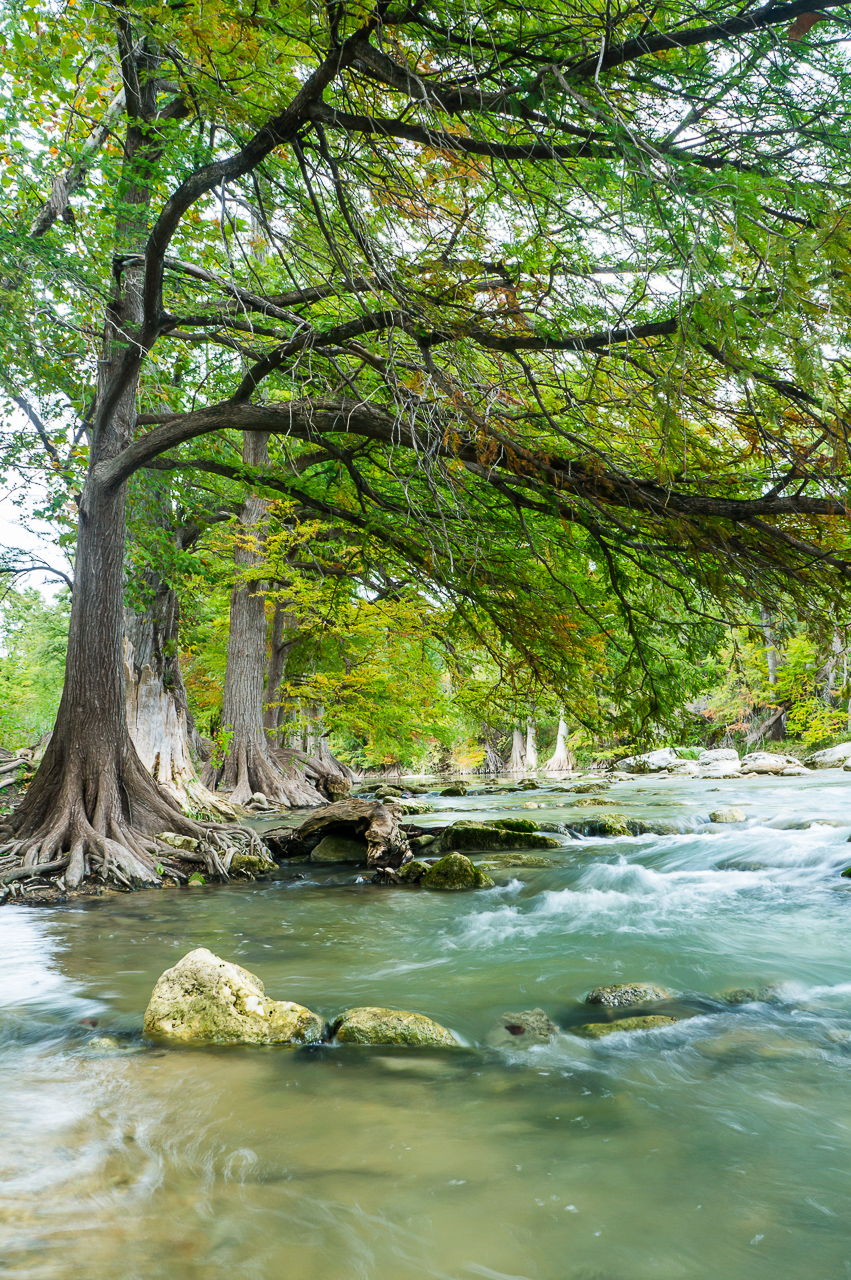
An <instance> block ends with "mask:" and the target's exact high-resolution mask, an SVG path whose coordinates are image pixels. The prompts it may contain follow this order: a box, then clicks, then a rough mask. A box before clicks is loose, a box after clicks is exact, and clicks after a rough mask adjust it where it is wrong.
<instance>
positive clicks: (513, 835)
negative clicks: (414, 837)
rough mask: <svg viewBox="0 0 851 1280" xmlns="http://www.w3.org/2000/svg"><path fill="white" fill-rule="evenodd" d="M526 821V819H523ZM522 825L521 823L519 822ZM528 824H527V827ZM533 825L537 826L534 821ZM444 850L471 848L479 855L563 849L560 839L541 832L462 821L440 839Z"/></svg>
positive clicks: (454, 824) (448, 829) (530, 823)
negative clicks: (508, 851)
mask: <svg viewBox="0 0 851 1280" xmlns="http://www.w3.org/2000/svg"><path fill="white" fill-rule="evenodd" d="M519 821H520V822H522V819H520V820H519ZM518 825H519V822H518ZM524 825H526V824H524ZM528 825H529V826H534V825H535V824H534V823H532V822H529V823H528ZM440 843H441V848H443V849H447V850H450V849H451V850H458V849H470V850H473V851H474V852H477V853H490V852H492V851H495V850H498V849H560V848H561V845H560V843H559V841H558V840H554V839H553V837H552V836H544V835H541V834H540V832H537V831H517V830H511V829H506V828H504V827H503V826H502V825H500V826H497V825H496V824H491V823H489V822H488V823H484V822H475V821H473V820H472V819H469V818H462V819H461V820H460V821H458V822H453V824H452V826H451V827H447V828H446V830H445V831H444V832H443V835H442V836H441V838H440Z"/></svg>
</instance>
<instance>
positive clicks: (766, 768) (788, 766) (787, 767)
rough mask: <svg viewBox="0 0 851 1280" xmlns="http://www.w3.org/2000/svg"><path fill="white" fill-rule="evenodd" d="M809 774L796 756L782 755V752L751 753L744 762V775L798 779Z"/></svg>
mask: <svg viewBox="0 0 851 1280" xmlns="http://www.w3.org/2000/svg"><path fill="white" fill-rule="evenodd" d="M808 772H809V770H808V769H805V768H804V767H803V765H802V764H801V762H800V760H798V759H796V757H795V756H786V755H782V754H781V753H780V752H777V753H776V754H775V752H773V751H751V753H750V754H749V755H746V756H745V758H744V760H743V761H742V773H773V774H785V775H786V776H787V777H796V776H798V775H799V774H804V773H808Z"/></svg>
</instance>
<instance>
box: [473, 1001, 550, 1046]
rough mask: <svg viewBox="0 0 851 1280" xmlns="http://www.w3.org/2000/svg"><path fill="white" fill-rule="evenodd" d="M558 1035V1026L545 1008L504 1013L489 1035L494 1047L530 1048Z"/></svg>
mask: <svg viewBox="0 0 851 1280" xmlns="http://www.w3.org/2000/svg"><path fill="white" fill-rule="evenodd" d="M555 1035H558V1027H557V1026H556V1025H555V1023H554V1022H550V1020H549V1018H548V1017H547V1015H546V1014H545V1013H544V1011H543V1009H524V1011H523V1012H522V1013H504V1014H503V1015H502V1017H501V1018H500V1019H499V1021H498V1022H497V1024H496V1026H495V1027H493V1028H492V1030H491V1031H490V1032H488V1035H487V1043H488V1044H489V1045H490V1046H491V1048H493V1049H529V1048H531V1047H532V1045H536V1044H548V1043H549V1042H550V1040H551V1039H552V1038H553V1036H555Z"/></svg>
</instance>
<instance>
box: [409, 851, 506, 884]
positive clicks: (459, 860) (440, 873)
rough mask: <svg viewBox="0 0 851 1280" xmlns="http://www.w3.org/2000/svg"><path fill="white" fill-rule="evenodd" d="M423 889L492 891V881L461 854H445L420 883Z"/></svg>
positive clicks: (430, 868)
mask: <svg viewBox="0 0 851 1280" xmlns="http://www.w3.org/2000/svg"><path fill="white" fill-rule="evenodd" d="M420 883H421V884H422V886H423V888H425V889H492V888H493V880H491V878H490V876H489V875H486V874H485V872H484V871H482V870H481V869H480V868H479V867H477V866H475V865H474V864H473V863H472V862H471V861H470V859H469V858H465V857H464V855H463V853H447V854H446V856H445V857H443V858H441V859H440V861H439V862H436V863H435V864H434V866H433V867H429V869H428V873H427V874H426V875H424V876H423V878H422V880H421V881H420Z"/></svg>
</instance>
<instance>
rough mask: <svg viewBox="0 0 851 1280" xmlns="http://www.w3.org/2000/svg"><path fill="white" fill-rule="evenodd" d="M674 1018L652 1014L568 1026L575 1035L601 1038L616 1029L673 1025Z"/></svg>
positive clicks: (590, 1038) (648, 1028) (654, 1027)
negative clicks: (643, 1016)
mask: <svg viewBox="0 0 851 1280" xmlns="http://www.w3.org/2000/svg"><path fill="white" fill-rule="evenodd" d="M676 1022H677V1019H676V1018H663V1017H659V1016H657V1015H652V1016H649V1017H646V1018H619V1019H618V1021H617V1022H586V1023H584V1024H583V1025H582V1026H581V1027H569V1028H568V1030H569V1031H571V1032H572V1033H573V1035H575V1036H582V1037H583V1038H584V1039H586V1040H602V1039H603V1037H604V1036H612V1035H614V1034H615V1032H616V1031H655V1030H656V1029H657V1028H659V1027H673V1026H675V1025H676Z"/></svg>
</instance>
